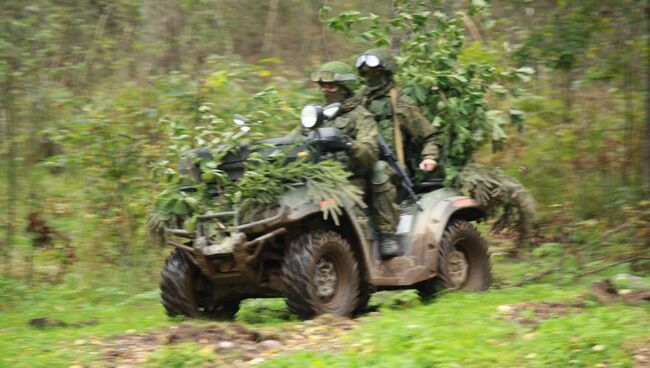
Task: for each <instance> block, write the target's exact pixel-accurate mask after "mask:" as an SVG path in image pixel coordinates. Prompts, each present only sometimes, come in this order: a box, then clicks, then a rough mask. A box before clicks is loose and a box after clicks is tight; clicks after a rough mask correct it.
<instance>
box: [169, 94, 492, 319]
mask: <svg viewBox="0 0 650 368" xmlns="http://www.w3.org/2000/svg"><path fill="white" fill-rule="evenodd" d="M337 109H338V106H328V107H326V108H325V109H323V108H320V107H318V106H312V105H309V106H307V107H305V109H304V110H303V113H302V115H301V119H302V124H303V126H304V127H306V128H311V131H310V133H309V135H308V136H307V137H284V138H276V139H270V140H266V141H264V142H261V143H263V144H262V145H259V146H258V147H261V148H255V145H250V146H247V145H242V146H241V147H239V149H238V150H235V151H231V152H230V153H229V154H228V155H227V156H226V157H225V159H224V160H223V162H222V163H221V166H220V169H221V170H224V171H225V172H227V173H228V174H229V176H230V178H231V179H232V180H237V178H238V177H241V175H242V173H243V170H245V165H244V162H245V160H246V158H247V157H248V156H249V154H250V152H251V151H255V150H257V151H261V152H262V154H273V151H274V150H276V149H287V147H288V149H289V150H290V151H291V152H290V154H289V155H288V157H289V158H290V157H294V158H295V157H305V156H306V155H307V156H309V157H310V159H313V160H316V161H317V160H319V159H320V157H323V156H324V155H326V154H327V153H330V152H344V151H345V150H346V147H347V140H346V138H345V137H343V136H342V135H341V133H340V132H339V131H338V130H337V129H336V128H318V126H319V123H320V122H321V121H323V119H327V118H328V117H332V116H333V115H334V114H335V113H336V110H337ZM188 157H204V158H206V157H210V154H209V152H207V151H205V150H194V151H192V152H190V153H189V154H187V155H185V158H182V159H181V164H180V171H181V172H184V173H185V174H186V175H188V176H190V177H193V178H195V180H196V181H199V180H200V172H199V168H198V165H196V164H195V160H191V159H188ZM292 185H293V189H292V190H288V191H287V192H286V193H285V194H284V195H283V196H281V197H280V198H279V199H278V201H277V203H275V204H274V205H272V206H267V207H264V208H261V209H259V210H257V211H252V212H251V211H247V212H246V213H239V211H237V210H235V211H229V212H221V213H207V214H204V215H202V216H201V217H200V218H199V220H198V223H197V226H196V231H195V232H188V231H185V230H183V229H180V228H176V229H172V228H167V229H166V230H165V231H166V233H167V235H169V237H168V239H167V240H166V241H167V243H168V244H170V245H172V246H174V247H175V249H174V250H173V251H172V252H171V254H170V255H169V257H168V258H167V260H166V262H165V265H164V268H163V270H162V280H161V284H160V288H161V296H162V304H163V306H164V307H165V310H166V312H167V314H169V315H170V316H176V315H186V316H190V317H203V318H213V319H218V318H228V317H232V316H234V314H235V313H236V312H237V310H238V309H239V304H240V302H241V301H242V300H243V299H246V298H260V297H284V298H285V299H286V304H287V306H288V308H289V310H290V311H291V312H293V313H295V314H297V315H299V316H300V317H302V318H312V317H314V316H317V315H320V314H325V313H331V314H335V315H353V314H354V313H356V312H358V311H362V310H363V309H364V308H365V307H366V306H367V302H368V299H369V297H370V294H371V293H372V292H374V291H378V290H386V289H417V290H418V292H419V293H420V295H421V296H422V297H424V298H429V297H431V296H432V295H433V294H434V293H435V292H436V290H437V288H439V287H444V288H453V289H463V290H470V291H482V290H485V289H487V288H488V287H489V285H490V280H491V274H490V257H489V253H488V249H487V245H486V242H485V240H484V238H483V237H482V236H481V234H480V233H479V231H478V230H477V229H476V228H475V227H474V226H473V225H472V224H471V222H472V221H477V220H481V219H483V218H484V216H485V213H484V211H483V210H482V209H481V208H480V207H479V206H478V205H477V203H476V202H475V201H474V200H473V199H472V198H469V197H465V196H462V195H459V194H458V193H457V192H456V191H454V190H453V189H450V188H446V187H443V186H442V183H441V182H436V181H434V182H423V183H419V184H416V185H414V186H413V187H412V188H410V189H411V190H412V191H411V192H412V193H413V194H414V195H412V196H402V197H405V198H400V201H401V216H400V222H399V226H398V229H397V235H398V238H399V243H400V247H401V250H402V254H403V255H402V256H398V257H394V258H391V259H388V260H383V259H382V257H381V255H380V254H379V250H378V245H377V242H378V236H377V234H376V232H375V231H374V229H373V226H372V225H371V222H370V221H368V216H367V213H365V212H364V211H363V210H361V209H360V208H358V207H357V206H355V205H354V204H353V203H342V212H343V214H342V216H340V218H339V224H338V225H336V224H335V223H334V222H333V221H332V220H331V219H330V220H324V218H323V214H322V209H321V206H322V205H323V204H322V203H314V202H312V201H310V200H307V199H306V198H307V196H306V195H305V192H304V191H305V190H306V189H305V187H304V185H303V183H293V184H292ZM191 188H192V186H191V185H189V186H188V190H191ZM215 195H216V194H215ZM208 229H211V231H210V232H208V231H207V230H208ZM214 229H217V231H216V233H217V234H216V235H215V231H214Z"/></svg>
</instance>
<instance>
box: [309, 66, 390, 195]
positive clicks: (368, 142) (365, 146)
mask: <svg viewBox="0 0 650 368" xmlns="http://www.w3.org/2000/svg"><path fill="white" fill-rule="evenodd" d="M321 71H326V72H333V73H338V75H343V76H349V75H352V76H353V77H354V80H344V81H339V80H335V79H336V78H333V80H326V81H324V80H321V79H320V77H318V73H319V72H321ZM315 74H316V75H315V76H312V81H314V82H317V83H332V84H336V85H338V86H339V87H343V92H344V93H342V94H338V95H336V96H328V95H325V100H326V102H327V103H333V102H340V103H341V107H340V109H339V112H338V113H337V116H336V117H335V118H334V119H332V120H328V121H326V122H325V123H324V124H323V126H324V127H335V128H338V129H339V130H341V133H343V134H344V135H346V136H347V137H348V138H350V140H351V147H350V151H349V152H348V156H349V159H347V160H346V161H347V162H344V163H346V164H347V166H348V170H350V171H351V172H352V174H353V176H352V178H351V179H350V181H351V182H352V183H353V184H354V185H356V186H357V187H359V188H360V189H362V190H363V191H364V192H367V189H368V187H369V179H368V177H369V175H370V174H371V170H372V168H373V167H374V165H375V163H376V162H377V159H378V157H379V147H378V144H377V135H378V134H379V131H378V129H377V123H376V122H375V120H374V119H373V117H372V114H371V113H369V112H368V110H366V109H365V108H364V107H363V106H361V103H360V100H359V99H358V98H356V97H355V96H354V94H353V91H354V89H355V87H356V74H355V71H354V68H353V67H351V66H350V65H347V64H345V63H343V62H340V61H333V62H329V63H325V64H323V65H322V66H321V67H320V68H319V69H318V72H316V73H315Z"/></svg>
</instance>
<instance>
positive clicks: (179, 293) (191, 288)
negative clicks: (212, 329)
mask: <svg viewBox="0 0 650 368" xmlns="http://www.w3.org/2000/svg"><path fill="white" fill-rule="evenodd" d="M160 297H161V300H162V304H163V307H165V312H167V315H168V316H170V317H175V316H187V317H195V318H208V319H216V320H224V319H232V318H234V317H235V314H236V313H237V311H238V310H239V303H240V300H239V299H237V298H234V297H232V296H231V297H226V296H222V297H220V298H217V297H216V294H215V286H214V284H212V283H211V282H210V281H209V280H208V279H207V278H205V276H203V275H202V274H201V272H200V271H199V269H198V268H197V267H196V266H195V265H194V264H193V263H192V261H190V260H189V258H188V257H187V256H186V255H185V254H184V252H183V251H181V250H179V249H174V250H173V251H172V252H171V253H170V254H169V256H168V257H167V259H166V260H165V266H164V267H163V270H162V272H161V280H160Z"/></svg>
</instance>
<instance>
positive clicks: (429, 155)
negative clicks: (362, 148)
mask: <svg viewBox="0 0 650 368" xmlns="http://www.w3.org/2000/svg"><path fill="white" fill-rule="evenodd" d="M367 55H373V56H376V59H375V62H379V63H380V64H378V65H374V66H373V65H368V64H370V62H367V61H368V60H364V57H365V56H367ZM364 64H366V65H364ZM357 68H358V71H359V72H360V73H361V74H362V75H363V74H364V71H367V70H371V69H376V70H380V71H381V75H380V76H378V77H368V76H366V77H365V78H366V79H367V80H368V86H366V87H364V88H362V89H360V90H359V91H358V93H357V97H358V98H359V99H361V100H362V101H363V104H364V106H365V107H366V108H367V109H368V110H369V111H370V112H371V113H372V114H373V116H374V117H375V120H376V121H377V123H378V126H379V130H380V133H381V134H382V135H383V136H384V139H385V140H386V142H387V143H388V145H389V146H390V147H391V149H392V150H393V152H395V142H394V133H393V107H392V104H391V100H390V95H389V91H390V90H391V89H392V88H395V82H394V81H393V74H394V73H395V72H396V71H397V65H396V63H395V59H394V57H393V55H392V52H391V51H390V50H388V49H372V50H368V51H366V52H364V53H363V54H362V55H361V56H359V58H358V59H357ZM372 78H375V80H372ZM371 82H372V83H371ZM396 116H397V121H398V123H399V126H400V128H401V130H402V138H403V140H404V157H405V161H406V166H407V168H408V169H409V170H410V171H411V172H414V171H415V170H416V169H417V168H418V164H419V162H420V161H421V160H424V159H432V160H436V161H437V160H438V157H439V149H438V145H439V143H438V141H437V139H436V131H435V129H434V128H433V126H432V125H431V123H430V122H429V121H428V120H427V119H426V118H425V117H424V116H423V115H422V113H421V112H420V109H419V108H418V106H417V105H416V104H415V102H414V101H412V100H411V99H410V98H409V97H407V96H405V95H403V94H401V93H398V95H397V103H396ZM391 179H392V180H393V181H395V180H396V174H395V172H394V171H393V169H392V168H391V167H390V166H389V165H388V163H386V162H385V161H381V160H380V161H377V163H376V164H375V165H374V167H373V173H372V179H371V182H372V187H373V193H375V197H376V198H377V199H376V200H375V201H374V202H376V203H377V204H376V206H377V208H376V212H377V216H378V217H379V218H380V219H381V220H380V221H378V224H380V226H381V227H380V228H379V231H380V232H381V233H384V234H389V233H393V232H394V231H395V229H396V227H397V221H398V216H399V213H398V211H397V208H396V206H395V196H396V189H395V185H394V183H393V182H392V181H391ZM387 247H389V246H388V245H387Z"/></svg>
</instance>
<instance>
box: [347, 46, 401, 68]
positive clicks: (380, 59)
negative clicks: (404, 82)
mask: <svg viewBox="0 0 650 368" xmlns="http://www.w3.org/2000/svg"><path fill="white" fill-rule="evenodd" d="M364 65H365V66H367V67H368V68H371V69H374V68H378V69H380V70H385V71H387V72H389V73H390V74H395V73H397V62H396V61H395V54H394V53H393V51H392V50H390V49H388V48H385V47H381V48H377V49H370V50H367V51H365V52H364V53H362V54H361V55H359V57H358V58H357V62H356V67H357V70H359V71H361V68H363V67H364Z"/></svg>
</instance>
